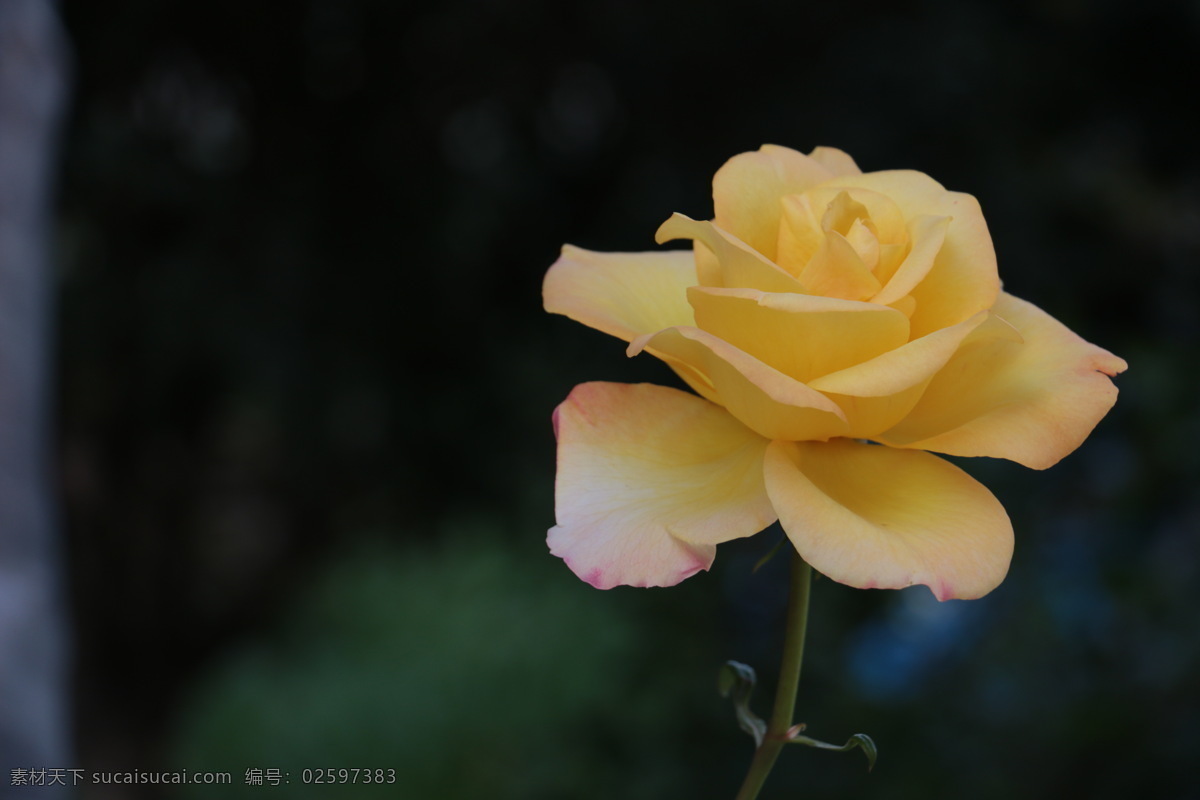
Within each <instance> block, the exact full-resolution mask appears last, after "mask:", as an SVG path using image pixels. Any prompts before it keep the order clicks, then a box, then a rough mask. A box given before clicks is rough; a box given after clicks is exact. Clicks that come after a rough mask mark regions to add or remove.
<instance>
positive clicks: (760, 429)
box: [627, 327, 848, 441]
mask: <svg viewBox="0 0 1200 800" xmlns="http://www.w3.org/2000/svg"><path fill="white" fill-rule="evenodd" d="M642 347H646V348H647V349H651V348H653V351H654V352H655V353H656V354H657V353H662V354H664V355H665V356H667V357H668V358H673V359H677V360H678V361H680V362H682V363H683V364H686V365H687V366H689V367H691V368H692V369H694V370H695V371H696V372H698V373H699V374H701V375H702V376H703V377H704V378H705V379H706V381H707V384H708V385H709V386H711V387H712V390H711V392H712V393H711V395H710V394H708V393H707V392H705V396H707V397H709V399H711V400H713V401H715V402H718V403H720V404H721V405H723V406H725V408H727V409H728V410H729V413H731V414H733V415H734V416H735V417H737V418H738V419H739V420H741V421H742V423H743V424H745V425H746V426H747V427H748V428H750V429H751V430H753V431H755V432H756V433H759V434H761V435H762V436H765V437H766V438H768V439H820V440H822V441H823V440H825V439H828V438H829V437H831V436H842V435H845V433H846V431H847V430H848V429H847V426H846V417H845V415H844V414H843V413H842V410H841V409H840V408H838V407H837V405H835V404H834V402H833V401H832V400H830V399H829V398H828V397H826V396H825V395H823V394H821V393H820V392H817V391H814V390H812V389H810V388H808V387H807V386H805V385H804V384H803V383H801V382H800V381H797V380H796V379H795V378H791V377H789V376H787V375H784V374H783V373H782V372H780V371H779V370H777V369H775V368H774V367H771V366H769V365H767V364H764V363H763V362H761V361H759V360H758V359H757V358H754V357H753V356H751V355H750V354H748V353H746V352H745V351H743V350H739V349H738V348H736V347H734V346H733V345H731V344H729V343H728V342H726V341H724V340H723V339H718V338H717V337H716V336H713V335H712V334H709V333H706V332H705V331H702V330H700V329H699V328H683V327H681V328H668V329H666V330H665V331H659V332H658V333H655V334H651V335H650V336H643V337H642V338H641V339H638V340H636V341H634V342H633V343H632V344H630V345H629V349H628V351H627V352H628V353H629V355H631V356H632V355H637V353H638V352H639V351H640V350H641V348H642ZM697 390H698V391H700V389H699V388H697Z"/></svg>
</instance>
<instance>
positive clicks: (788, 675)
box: [737, 548, 812, 800]
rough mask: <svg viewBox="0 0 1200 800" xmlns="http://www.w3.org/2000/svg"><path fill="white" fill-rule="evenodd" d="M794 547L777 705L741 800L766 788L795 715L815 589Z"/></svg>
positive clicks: (741, 793)
mask: <svg viewBox="0 0 1200 800" xmlns="http://www.w3.org/2000/svg"><path fill="white" fill-rule="evenodd" d="M788 549H790V550H792V569H791V573H792V585H791V592H790V594H789V596H788V608H787V622H786V623H785V625H786V630H785V634H784V640H783V663H782V664H781V666H780V668H779V685H778V687H777V688H776V690H775V708H774V709H773V710H772V711H771V720H770V722H768V723H767V733H766V736H764V737H763V742H762V745H760V746H759V748H758V750H756V751H755V753H754V760H753V761H751V762H750V771H749V772H747V773H746V780H745V781H744V782H743V783H742V788H741V790H740V791H739V792H738V795H737V800H754V798H756V797H758V792H759V790H760V789H762V786H763V783H764V782H765V781H766V780H767V775H769V774H770V772H771V767H773V766H775V759H777V758H779V751H780V750H782V749H783V745H784V742H785V741H786V737H787V732H788V729H789V728H791V727H792V714H793V713H794V712H795V708H796V690H797V689H799V687H800V667H801V664H802V663H803V662H804V634H805V633H806V631H807V629H808V596H809V593H810V590H811V588H812V567H810V566H809V565H808V562H807V561H805V560H804V559H803V558H801V557H800V554H799V553H797V552H796V551H795V549H794V548H788Z"/></svg>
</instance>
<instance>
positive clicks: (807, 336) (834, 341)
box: [688, 286, 908, 383]
mask: <svg viewBox="0 0 1200 800" xmlns="http://www.w3.org/2000/svg"><path fill="white" fill-rule="evenodd" d="M688 300H689V301H690V302H691V304H692V307H693V309H695V315H696V327H698V328H700V329H701V330H704V331H707V332H709V333H711V334H713V335H714V336H716V337H718V338H720V339H724V340H725V341H727V342H729V343H730V344H732V345H733V346H734V347H737V348H739V349H741V350H744V351H745V352H747V353H749V354H750V355H752V356H754V357H755V358H757V359H759V360H760V361H762V362H764V363H766V364H769V365H770V366H772V367H774V368H775V369H777V370H779V371H780V372H782V373H784V374H785V375H789V376H791V377H793V378H795V379H796V380H798V381H801V382H804V383H807V382H809V381H811V380H812V379H813V378H818V377H820V376H822V375H827V374H829V373H831V372H836V371H838V370H842V369H845V368H846V367H850V366H852V365H854V364H859V363H862V362H864V361H868V360H870V359H873V358H875V357H876V356H878V355H880V354H881V353H885V352H887V351H889V350H892V349H893V348H896V347H900V346H901V345H903V344H904V343H905V342H907V341H908V319H907V318H906V317H905V316H904V315H903V314H902V313H900V312H899V311H896V310H895V309H892V308H887V307H886V306H877V305H874V304H872V303H859V302H854V301H850V300H838V299H834V298H829V297H814V296H812V295H804V294H775V293H769V292H760V291H757V290H754V289H714V288H709V287H703V286H697V287H693V288H691V289H688Z"/></svg>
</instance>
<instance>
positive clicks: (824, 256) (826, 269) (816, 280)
mask: <svg viewBox="0 0 1200 800" xmlns="http://www.w3.org/2000/svg"><path fill="white" fill-rule="evenodd" d="M799 277H800V282H801V283H802V284H803V285H804V286H805V287H806V288H807V289H808V291H809V292H811V293H812V294H816V295H821V296H822V297H840V298H842V299H844V300H865V299H866V298H868V297H872V296H873V295H875V294H877V293H878V292H879V288H880V284H879V280H878V279H876V277H875V276H874V275H872V274H871V270H869V269H867V266H866V264H864V263H863V260H862V258H860V257H859V255H858V253H857V252H856V251H855V250H854V245H852V244H850V242H848V241H846V237H845V236H842V234H840V233H838V232H837V231H830V232H829V233H827V234H825V241H824V242H822V243H821V247H820V248H818V249H817V252H816V253H815V254H814V255H813V257H812V259H811V260H810V261H809V262H808V266H806V267H805V268H804V269H803V270H802V271H801V272H800V276H799Z"/></svg>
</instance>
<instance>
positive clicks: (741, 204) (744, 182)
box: [713, 145, 849, 288]
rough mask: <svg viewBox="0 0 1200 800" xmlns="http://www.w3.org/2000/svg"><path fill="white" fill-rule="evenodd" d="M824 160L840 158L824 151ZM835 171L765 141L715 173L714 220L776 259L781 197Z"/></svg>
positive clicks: (823, 179)
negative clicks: (754, 150)
mask: <svg viewBox="0 0 1200 800" xmlns="http://www.w3.org/2000/svg"><path fill="white" fill-rule="evenodd" d="M843 155H845V154H843ZM847 158H849V157H848V156H847ZM822 160H834V161H836V157H833V156H830V155H828V154H825V155H823V156H822ZM841 166H844V164H842V165H841ZM836 174H837V173H835V172H833V171H831V170H829V169H828V168H826V167H825V165H824V164H822V163H821V161H819V160H816V159H813V158H809V157H808V156H806V155H804V154H802V153H798V152H796V151H795V150H791V149H789V148H787V147H779V146H777V145H763V146H762V148H760V149H759V150H758V152H755V153H741V154H739V155H736V156H734V157H733V158H731V159H729V160H728V161H726V162H725V164H724V166H722V167H721V168H720V169H719V170H717V174H716V175H715V176H713V208H714V211H715V214H714V220H713V221H714V222H715V223H716V224H717V225H718V226H719V227H721V228H723V229H725V230H727V231H729V232H730V233H732V234H733V235H734V236H736V237H738V238H739V239H741V240H742V241H743V242H745V243H746V244H748V245H749V246H750V247H752V248H754V249H755V250H757V251H758V252H760V253H762V254H763V255H764V256H766V257H767V258H768V259H774V258H775V240H776V236H777V232H778V230H779V198H781V197H783V196H784V195H789V194H798V193H800V192H803V191H804V190H805V189H808V188H809V187H810V186H815V185H817V184H818V183H822V182H823V181H827V180H829V179H830V178H833V177H835V175H836ZM756 288H762V287H756Z"/></svg>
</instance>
